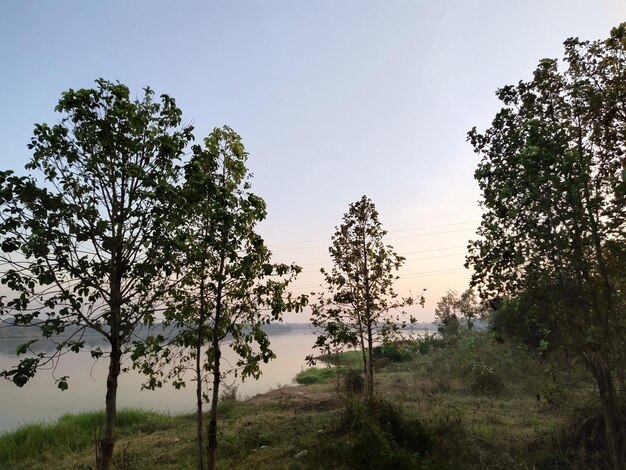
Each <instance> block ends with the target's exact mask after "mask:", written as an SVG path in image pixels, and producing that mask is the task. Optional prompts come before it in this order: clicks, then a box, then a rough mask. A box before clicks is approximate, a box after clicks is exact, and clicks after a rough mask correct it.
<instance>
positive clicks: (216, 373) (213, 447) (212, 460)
mask: <svg viewBox="0 0 626 470" xmlns="http://www.w3.org/2000/svg"><path fill="white" fill-rule="evenodd" d="M216 343H217V344H216ZM213 347H214V348H215V349H214V351H215V352H214V358H215V359H214V360H215V364H214V366H213V390H212V394H211V410H210V411H209V424H208V427H207V435H208V438H207V453H208V456H209V466H208V469H209V470H214V469H215V465H216V462H217V402H218V400H219V387H220V358H221V355H222V354H221V351H220V346H219V341H214V343H213Z"/></svg>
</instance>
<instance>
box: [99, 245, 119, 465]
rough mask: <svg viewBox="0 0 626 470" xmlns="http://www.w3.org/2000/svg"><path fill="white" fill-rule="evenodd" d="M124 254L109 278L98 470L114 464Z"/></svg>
mask: <svg viewBox="0 0 626 470" xmlns="http://www.w3.org/2000/svg"><path fill="white" fill-rule="evenodd" d="M121 259H122V256H121V250H120V249H119V248H118V249H116V250H115V251H114V253H113V256H112V257H111V274H110V278H109V279H110V281H109V282H110V284H109V289H110V296H111V297H110V304H109V305H110V308H111V312H110V315H109V319H108V323H109V328H110V331H109V334H110V342H111V356H110V357H109V373H108V376H107V392H106V401H105V420H104V433H103V436H102V439H101V440H100V462H96V466H97V467H98V469H99V470H109V468H111V461H112V460H113V448H114V446H115V422H116V418H117V384H118V377H119V375H120V369H121V361H122V332H121V327H122V320H121V318H122V262H121Z"/></svg>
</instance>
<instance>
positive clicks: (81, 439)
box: [0, 409, 176, 468]
mask: <svg viewBox="0 0 626 470" xmlns="http://www.w3.org/2000/svg"><path fill="white" fill-rule="evenodd" d="M103 421H104V412H103V411H100V412H86V413H80V414H66V415H63V416H61V417H60V418H59V419H58V420H57V421H56V422H54V423H34V424H29V425H26V426H22V427H20V428H18V429H16V430H15V431H12V432H8V433H5V434H2V435H0V468H36V467H37V466H42V468H49V467H48V465H49V463H50V462H53V461H55V460H56V459H57V458H60V457H63V456H67V455H79V454H81V453H84V452H85V451H88V452H92V453H93V449H94V442H95V440H96V439H97V437H98V432H99V429H101V427H102V423H103ZM117 423H118V428H117V433H118V436H119V437H122V438H123V437H125V436H136V435H140V434H152V433H154V432H157V431H163V430H168V429H171V428H172V427H174V426H175V423H176V420H175V419H173V418H171V417H169V416H167V415H163V414H159V413H154V412H150V411H144V410H137V409H122V410H120V411H119V412H118V416H117ZM13 465H15V467H13ZM50 468H51V467H50Z"/></svg>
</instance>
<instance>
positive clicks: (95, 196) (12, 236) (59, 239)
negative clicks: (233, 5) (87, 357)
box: [0, 79, 192, 469]
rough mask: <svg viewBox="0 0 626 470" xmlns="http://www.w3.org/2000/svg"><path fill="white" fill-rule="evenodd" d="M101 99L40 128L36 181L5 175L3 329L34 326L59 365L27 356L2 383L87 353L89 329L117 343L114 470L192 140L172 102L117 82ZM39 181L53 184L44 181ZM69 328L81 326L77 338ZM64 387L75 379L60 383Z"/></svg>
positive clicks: (108, 440) (87, 95) (93, 94)
mask: <svg viewBox="0 0 626 470" xmlns="http://www.w3.org/2000/svg"><path fill="white" fill-rule="evenodd" d="M96 84H97V87H96V88H94V89H81V90H76V91H75V90H71V89H70V90H69V91H67V92H65V93H63V95H62V98H61V99H60V101H59V104H58V106H57V107H56V111H58V112H60V113H63V114H64V116H63V118H62V119H61V121H60V123H59V124H57V125H54V126H52V127H49V126H48V125H46V124H38V125H36V127H35V131H34V137H33V138H32V141H31V143H30V145H29V148H30V149H31V150H32V151H33V157H32V159H31V160H30V162H29V163H28V164H27V166H26V168H27V170H29V172H30V173H29V175H28V176H24V177H18V176H15V175H13V173H12V172H11V171H5V172H2V173H1V174H0V201H1V204H2V212H1V216H0V217H1V219H0V237H1V248H2V255H1V259H2V268H3V269H2V273H1V275H0V276H1V277H0V281H1V282H2V284H4V285H5V286H6V288H8V290H9V291H10V293H9V294H8V295H6V296H3V297H2V299H1V302H0V313H1V315H2V319H3V320H4V321H5V322H9V323H12V324H14V325H20V326H36V327H38V328H39V329H40V332H41V335H42V336H43V337H44V338H49V339H52V340H54V338H55V335H57V334H60V333H62V332H63V331H64V330H66V329H68V331H72V334H71V335H70V337H69V339H63V340H58V341H57V342H58V345H57V351H56V352H55V353H53V355H52V356H46V355H45V353H36V351H34V348H35V346H36V344H34V343H35V342H36V341H37V340H36V339H33V340H31V341H29V342H28V343H26V344H24V345H23V346H21V347H20V348H19V350H18V352H19V353H25V352H27V350H28V349H30V350H31V351H33V353H35V355H34V357H26V358H24V359H22V360H21V361H20V363H19V364H18V365H17V366H16V367H14V368H12V369H10V370H3V371H1V372H0V375H1V376H2V377H5V378H7V379H10V380H12V381H13V382H15V384H17V385H18V386H23V385H24V384H25V383H26V382H27V381H28V379H30V378H31V377H33V375H34V374H35V373H36V371H37V369H38V367H40V366H42V365H43V364H45V363H47V362H50V361H56V360H58V358H59V357H60V356H61V355H62V354H63V353H64V352H65V351H68V350H69V351H73V352H78V351H80V350H81V349H83V348H85V342H84V341H83V335H84V332H85V330H87V329H89V330H93V331H95V332H97V333H98V334H99V335H101V336H102V337H103V338H104V339H105V340H106V342H107V344H108V347H109V351H107V352H105V351H103V350H102V349H100V348H96V349H95V350H92V351H91V355H92V357H94V358H100V357H103V356H108V359H109V370H108V376H107V381H106V404H105V410H106V413H105V415H106V418H105V423H104V432H103V435H102V439H101V441H100V461H99V462H98V466H99V468H104V469H107V468H109V467H110V464H111V458H112V455H113V447H114V442H115V435H114V431H115V419H116V399H117V388H118V376H119V374H120V372H121V361H122V357H123V355H124V354H125V352H126V351H127V345H128V343H129V341H130V339H131V338H132V336H133V332H134V331H135V330H136V328H137V327H138V326H139V325H140V324H141V322H151V321H152V320H153V319H154V315H155V309H156V306H157V305H158V303H159V301H160V300H161V298H162V294H163V292H160V291H159V290H155V288H154V286H155V285H158V284H162V283H161V282H156V281H157V280H159V279H163V278H165V277H166V276H167V272H164V271H166V270H167V266H168V264H169V261H170V260H169V259H168V257H167V254H168V250H167V249H166V247H164V246H163V244H162V241H163V240H165V239H166V238H165V236H164V235H165V234H164V233H163V232H164V231H163V226H164V224H163V222H164V221H165V220H167V218H168V217H169V208H170V200H171V197H172V194H173V193H172V182H173V181H175V180H176V179H177V177H178V167H177V166H176V161H177V159H178V158H179V157H180V156H181V155H182V153H183V149H184V148H185V147H186V145H187V143H188V142H189V141H190V139H191V138H192V136H191V130H192V129H191V127H181V126H180V124H181V111H180V110H179V109H178V108H177V107H176V104H175V102H174V100H173V99H172V98H170V97H169V96H167V95H161V97H160V99H159V101H155V100H154V93H153V91H152V90H150V89H149V88H145V89H144V94H143V97H142V98H141V99H138V100H134V101H133V100H131V99H130V98H129V95H130V93H129V89H128V88H127V87H126V86H124V85H122V84H119V83H111V82H108V81H105V80H102V79H99V80H96ZM35 172H41V173H42V174H43V180H39V179H37V177H36V173H35ZM70 326H72V327H75V328H71V329H70V328H69V327H70ZM58 386H59V388H61V389H65V388H67V386H68V377H61V378H59V379H58Z"/></svg>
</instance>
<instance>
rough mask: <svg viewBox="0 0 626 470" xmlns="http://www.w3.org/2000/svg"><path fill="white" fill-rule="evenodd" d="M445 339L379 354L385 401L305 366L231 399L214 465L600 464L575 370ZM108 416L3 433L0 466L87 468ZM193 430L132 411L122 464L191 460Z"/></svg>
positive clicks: (482, 337) (169, 465) (124, 429)
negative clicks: (290, 380)
mask: <svg viewBox="0 0 626 470" xmlns="http://www.w3.org/2000/svg"><path fill="white" fill-rule="evenodd" d="M442 346H444V345H443V344H437V343H435V342H433V343H432V344H429V345H416V347H415V348H412V352H411V353H410V354H408V355H407V354H405V353H402V354H397V352H393V351H391V352H386V353H385V352H384V351H383V352H380V354H379V355H378V372H377V375H376V386H377V395H378V399H377V401H376V402H375V403H372V404H370V405H365V404H364V403H363V402H362V400H360V399H359V398H358V396H356V395H355V394H351V393H348V392H347V391H346V390H345V389H343V388H342V387H340V389H338V388H337V384H338V383H339V384H341V383H342V382H343V378H342V376H340V377H339V380H338V376H337V372H336V371H337V369H336V368H334V367H333V368H324V367H323V366H322V367H320V368H318V369H317V370H314V371H313V372H306V373H305V376H308V377H313V378H312V379H310V380H309V379H306V380H308V383H310V384H311V385H306V386H301V387H286V388H281V389H278V390H274V391H272V392H270V393H267V394H264V395H260V396H257V397H254V398H252V399H250V400H247V401H223V402H222V403H221V404H220V420H221V421H220V429H219V449H218V459H219V465H218V467H219V468H224V469H226V468H241V469H244V468H257V469H265V468H267V469H270V468H272V469H273V468H288V469H294V470H295V469H318V468H346V469H347V468H441V469H457V468H494V469H515V468H518V469H525V468H576V466H577V465H578V467H579V468H585V465H588V464H590V463H591V464H593V462H596V463H598V462H600V460H599V457H598V456H597V455H596V454H597V449H595V448H594V446H590V445H588V441H586V440H585V439H584V437H585V435H584V430H581V427H580V426H579V423H580V422H581V416H583V415H584V416H587V417H593V416H594V413H595V411H594V410H593V409H592V408H590V407H591V405H589V403H592V399H591V397H592V394H591V392H592V390H591V389H590V388H589V385H588V383H587V382H586V381H584V380H582V376H581V374H580V373H579V371H578V369H577V368H576V367H573V366H571V367H567V368H565V367H562V366H559V364H556V363H552V362H549V361H547V360H546V359H545V358H542V357H541V356H539V355H538V354H536V353H534V352H532V351H530V350H528V349H526V348H525V347H523V346H521V345H518V344H515V343H505V344H499V343H496V342H495V341H493V340H492V339H491V338H490V337H489V336H488V335H486V334H473V335H467V336H464V337H461V338H459V339H458V341H456V342H455V344H451V345H447V347H442ZM403 348H405V346H403ZM405 349H406V348H405ZM405 349H403V351H404V350H405ZM420 351H421V352H420ZM424 352H425V353H424ZM350 360H353V359H350ZM342 370H348V369H347V368H346V367H345V366H344V367H342ZM581 413H582V415H581ZM101 419H102V417H101V416H100V415H99V414H97V413H96V414H94V413H87V414H81V415H75V416H66V417H63V418H61V419H60V420H59V421H58V422H57V423H55V424H52V425H32V426H26V427H23V428H20V429H18V430H17V431H14V432H12V433H8V434H5V435H3V436H0V468H7V469H18V468H32V469H44V468H45V469H47V468H55V469H56V468H67V469H87V468H90V466H93V462H94V438H95V429H97V423H98V422H100V421H99V420H101ZM194 433H195V428H194V421H193V416H173V417H170V416H163V415H158V414H155V413H147V412H137V411H124V412H122V413H121V414H120V429H119V440H118V444H117V448H116V449H117V450H116V453H117V460H116V466H117V467H116V468H119V469H124V468H133V469H142V468H146V469H148V468H150V469H156V468H163V469H184V468H190V469H191V468H194V465H195V462H194V456H195V447H194V446H195V434H194ZM587 437H588V436H587ZM35 455H36V456H37V457H36V458H33V457H32V456H35ZM594 459H595V460H594Z"/></svg>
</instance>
